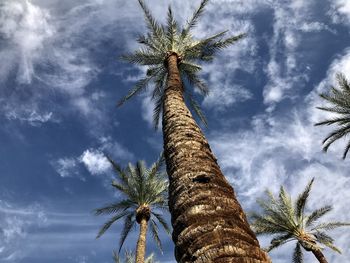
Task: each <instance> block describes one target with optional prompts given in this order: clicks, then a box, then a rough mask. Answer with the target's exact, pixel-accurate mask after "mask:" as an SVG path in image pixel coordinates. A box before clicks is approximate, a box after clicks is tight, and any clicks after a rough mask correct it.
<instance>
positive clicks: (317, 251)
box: [312, 249, 328, 263]
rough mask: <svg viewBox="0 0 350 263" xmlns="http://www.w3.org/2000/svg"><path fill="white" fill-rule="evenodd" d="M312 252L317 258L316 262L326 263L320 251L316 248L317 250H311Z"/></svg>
mask: <svg viewBox="0 0 350 263" xmlns="http://www.w3.org/2000/svg"><path fill="white" fill-rule="evenodd" d="M312 254H314V255H315V257H316V258H317V260H318V262H320V263H328V261H327V259H326V257H325V256H324V255H323V253H322V251H321V250H319V249H317V250H312Z"/></svg>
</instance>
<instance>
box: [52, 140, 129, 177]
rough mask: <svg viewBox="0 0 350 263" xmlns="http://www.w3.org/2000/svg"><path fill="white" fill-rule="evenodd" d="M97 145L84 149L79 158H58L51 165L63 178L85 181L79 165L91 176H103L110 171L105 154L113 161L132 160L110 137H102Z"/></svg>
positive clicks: (121, 146) (127, 152)
mask: <svg viewBox="0 0 350 263" xmlns="http://www.w3.org/2000/svg"><path fill="white" fill-rule="evenodd" d="M99 144H100V146H99V147H97V148H89V149H86V150H85V151H83V153H82V154H81V155H80V156H77V157H64V158H59V159H58V160H55V161H52V162H51V165H52V166H53V167H54V168H55V170H56V171H57V173H58V174H59V175H60V176H61V177H63V178H65V177H78V178H79V179H81V180H83V181H85V180H86V178H85V177H83V176H82V174H83V172H82V171H81V170H80V168H81V165H84V166H85V167H86V169H87V170H88V171H89V173H90V174H92V175H100V174H105V173H107V172H108V171H109V170H110V163H109V161H108V160H107V158H106V157H105V154H108V155H109V156H111V157H112V158H113V159H114V160H115V161H119V160H123V161H132V159H134V155H133V153H131V152H130V151H129V150H128V149H127V148H125V147H124V146H123V145H122V144H120V143H119V142H117V141H113V140H112V138H111V137H110V136H106V137H103V136H102V137H101V138H100V139H99Z"/></svg>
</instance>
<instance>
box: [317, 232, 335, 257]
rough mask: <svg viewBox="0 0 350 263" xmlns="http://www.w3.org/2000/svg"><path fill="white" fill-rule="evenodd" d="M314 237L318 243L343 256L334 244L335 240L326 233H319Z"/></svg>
mask: <svg viewBox="0 0 350 263" xmlns="http://www.w3.org/2000/svg"><path fill="white" fill-rule="evenodd" d="M314 236H315V237H316V239H317V241H318V242H320V243H321V244H323V245H325V246H327V247H329V248H330V249H332V250H334V251H335V252H338V253H339V254H341V250H340V249H339V248H337V247H336V246H335V245H334V244H333V242H334V239H333V238H332V237H330V236H329V235H327V234H326V233H325V232H321V231H317V232H316V233H315V234H314Z"/></svg>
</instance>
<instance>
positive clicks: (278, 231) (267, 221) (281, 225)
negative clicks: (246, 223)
mask: <svg viewBox="0 0 350 263" xmlns="http://www.w3.org/2000/svg"><path fill="white" fill-rule="evenodd" d="M313 182H314V179H312V180H311V181H310V182H309V183H308V185H307V186H306V188H305V190H304V192H303V193H301V194H300V195H299V196H298V198H297V199H296V200H295V202H294V203H293V202H292V199H291V197H290V195H289V194H288V193H287V192H286V191H285V189H284V187H283V186H282V187H281V189H280V193H279V196H278V197H277V198H275V197H274V196H273V194H272V193H271V192H270V191H267V194H268V199H267V200H258V203H259V205H260V206H261V207H262V209H263V213H262V214H257V213H253V214H252V216H251V219H252V220H253V229H254V230H255V232H256V234H258V235H259V234H265V235H274V236H275V237H274V238H273V239H272V240H271V245H270V246H269V247H268V248H267V251H268V252H269V251H271V250H272V249H275V248H277V247H279V246H281V245H284V244H286V243H287V242H289V241H293V240H294V241H297V243H296V247H295V250H294V254H293V262H294V263H301V262H303V253H302V250H301V248H304V249H305V250H306V251H311V252H312V253H313V254H314V255H315V257H316V258H317V259H318V261H319V262H321V263H327V260H326V258H325V256H324V255H323V253H322V250H323V249H324V247H323V246H322V245H324V246H326V247H329V248H331V249H332V250H334V251H336V252H338V253H340V250H339V249H338V248H337V247H336V246H334V244H333V242H334V240H333V238H332V237H330V236H329V235H328V234H327V233H326V231H328V230H332V229H335V228H338V227H342V226H350V223H343V222H325V223H320V222H319V219H320V218H321V217H322V216H324V215H325V214H327V213H328V212H330V211H331V210H332V206H329V205H327V206H324V207H322V208H319V209H316V210H314V211H313V212H312V213H310V214H308V215H307V214H306V213H305V206H306V203H307V199H308V197H309V194H310V190H311V186H312V184H313Z"/></svg>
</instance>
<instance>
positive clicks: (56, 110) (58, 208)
mask: <svg viewBox="0 0 350 263" xmlns="http://www.w3.org/2000/svg"><path fill="white" fill-rule="evenodd" d="M199 2H200V1H198V0H195V1H180V0H166V1H160V0H146V3H147V4H148V5H149V6H150V9H151V10H152V12H153V14H154V16H155V17H157V18H158V19H159V21H161V22H164V19H165V17H166V10H167V7H168V5H169V4H170V5H172V7H173V10H174V13H175V16H176V18H177V19H178V21H180V23H184V22H185V21H186V19H187V18H188V17H189V16H190V15H191V13H192V11H193V10H194V9H195V8H196V6H198V4H199ZM145 29H146V27H145V23H144V20H143V16H142V11H141V9H140V8H139V6H138V3H137V1H136V0H130V1H121V0H86V1H83V0H76V1H70V0H0V61H1V63H0V122H1V125H0V145H1V147H0V261H1V262H18V263H22V262H23V263H41V262H50V263H58V262H60V263H62V262H67V263H71V262H72V263H73V262H75V263H93V262H99V263H104V262H112V257H111V256H112V250H113V249H116V248H117V247H118V242H119V233H120V229H121V225H120V224H116V225H114V226H112V227H111V229H110V230H109V231H108V232H107V233H106V234H105V235H104V236H102V237H101V238H100V239H97V240H96V238H95V237H96V234H97V232H98V230H99V227H100V226H101V225H102V224H103V223H104V222H105V221H106V220H107V219H108V217H103V216H100V217H96V216H94V215H93V213H92V211H93V210H94V209H95V208H98V207H101V206H103V205H104V204H106V203H110V202H113V201H118V200H120V198H121V196H120V195H118V193H116V192H115V191H114V190H113V189H112V187H111V185H110V182H111V179H112V178H113V172H112V171H111V169H110V166H109V164H108V162H107V161H106V159H105V158H104V153H108V154H110V155H111V156H112V158H113V159H114V160H115V161H117V162H118V163H120V164H122V165H126V164H127V163H128V162H135V161H137V160H140V159H143V160H145V161H146V162H147V163H148V164H151V163H152V162H154V161H155V160H156V158H157V156H158V155H159V153H160V151H161V149H162V134H161V131H155V130H154V128H153V126H152V103H151V102H150V100H149V98H148V97H147V94H141V95H140V96H139V97H138V98H135V99H133V100H132V101H130V102H128V103H127V104H125V105H124V106H123V107H121V108H117V107H116V102H117V101H118V100H119V99H120V98H122V97H123V96H124V95H126V94H127V91H128V89H130V88H131V87H132V86H133V84H134V83H135V81H136V80H137V79H138V78H140V77H141V76H142V75H143V74H144V72H145V70H144V68H141V67H135V66H132V65H129V64H127V63H125V62H123V61H121V60H120V59H119V57H120V56H121V55H122V54H124V53H126V52H131V51H134V50H136V49H137V48H138V45H137V43H136V41H135V39H136V37H137V36H138V35H139V34H141V33H143V32H145ZM225 29H227V30H229V34H231V35H237V34H239V33H246V34H247V37H246V38H244V39H243V40H241V41H239V42H237V43H236V44H235V45H233V46H231V47H229V48H227V49H226V50H224V51H222V52H221V53H220V54H219V55H218V56H217V58H216V59H215V60H214V61H213V62H211V63H210V64H203V73H202V77H203V78H204V79H205V81H206V82H207V84H208V86H209V87H210V89H211V92H210V94H209V96H208V97H206V98H204V99H203V98H200V102H201V105H202V106H203V109H204V111H205V113H206V116H207V119H208V123H209V124H208V127H207V128H205V127H202V128H203V132H204V133H205V135H206V137H207V139H208V141H209V143H210V145H211V148H212V150H213V152H214V154H215V155H216V157H217V159H218V162H219V164H220V166H221V168H222V170H223V172H224V174H225V176H226V178H227V179H228V180H229V181H230V183H231V184H232V186H233V187H234V189H235V191H236V194H237V196H238V199H239V201H240V203H241V204H242V206H243V208H244V210H245V211H246V212H249V211H253V210H255V209H256V204H255V200H256V198H259V197H262V196H263V195H264V191H265V190H266V189H271V190H272V191H273V192H275V193H277V192H278V189H279V187H280V185H281V184H283V185H285V186H286V188H287V190H288V191H289V192H291V194H292V196H293V197H295V196H297V194H298V193H299V192H300V191H302V189H304V187H305V185H306V184H307V182H308V181H309V180H310V179H311V178H313V177H315V184H314V187H313V189H312V193H311V196H310V202H309V206H308V207H309V209H312V208H318V207H321V206H323V205H326V204H332V205H333V206H334V210H333V212H332V213H330V214H329V215H328V216H327V217H325V219H328V220H332V219H335V220H339V221H350V215H349V213H347V211H348V207H349V200H350V192H349V190H348V188H349V187H350V175H349V172H348V171H349V168H350V165H349V160H342V159H341V156H342V151H343V148H344V146H345V144H346V142H347V141H346V140H344V139H342V140H339V141H338V142H337V143H335V144H334V145H332V146H331V147H330V149H329V152H328V153H327V154H326V153H323V152H322V145H321V142H322V139H323V138H324V137H325V136H326V135H327V134H328V133H329V132H330V131H331V129H332V127H315V126H314V124H315V123H316V122H318V121H321V120H324V119H326V118H327V117H328V118H329V117H331V116H330V115H329V113H325V112H322V111H320V110H318V109H316V107H317V106H325V105H326V104H325V103H324V102H323V101H322V99H321V98H320V97H319V95H318V94H319V93H321V92H327V91H328V90H329V88H330V87H331V86H332V85H336V81H335V75H336V73H337V72H343V73H344V74H345V75H348V76H349V77H350V75H349V74H350V73H349V72H350V2H349V1H348V0H322V1H320V0H212V1H210V3H209V4H208V6H207V9H206V13H205V14H204V15H203V17H202V19H201V21H200V23H199V24H198V26H197V27H196V28H195V29H194V34H195V36H196V37H198V38H200V37H205V36H207V35H211V34H213V33H216V32H219V31H221V30H225ZM166 216H167V218H168V219H169V215H166ZM332 234H333V236H334V237H335V238H336V242H335V244H336V245H337V246H339V247H340V248H341V249H342V251H343V254H342V255H338V254H336V253H333V252H330V251H329V250H325V255H326V257H327V258H328V259H329V261H330V262H350V247H349V241H348V240H350V229H345V228H344V229H340V230H336V231H333V233H332ZM136 239H137V231H136V229H135V231H134V232H133V233H132V234H131V235H130V236H129V238H128V239H127V240H126V243H125V248H127V249H130V250H133V249H134V248H135V244H136ZM161 239H162V241H163V246H164V252H163V253H160V252H159V250H157V248H156V247H155V245H154V243H153V241H152V239H151V238H150V239H148V243H147V254H150V253H152V252H154V253H155V256H156V259H157V260H159V261H160V262H169V263H170V262H175V260H174V256H173V245H172V241H171V239H170V238H169V236H167V235H166V234H165V233H164V232H161ZM259 240H260V242H261V244H262V246H267V245H268V241H269V238H268V237H260V238H259ZM293 248H294V247H293V246H292V245H287V246H285V247H283V248H281V249H278V250H276V251H274V252H271V253H270V256H271V258H272V260H273V262H275V263H282V262H291V254H292V251H293ZM305 259H306V260H305V261H306V262H310V263H312V262H316V260H315V259H314V258H313V257H312V255H308V254H307V253H306V254H305Z"/></svg>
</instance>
